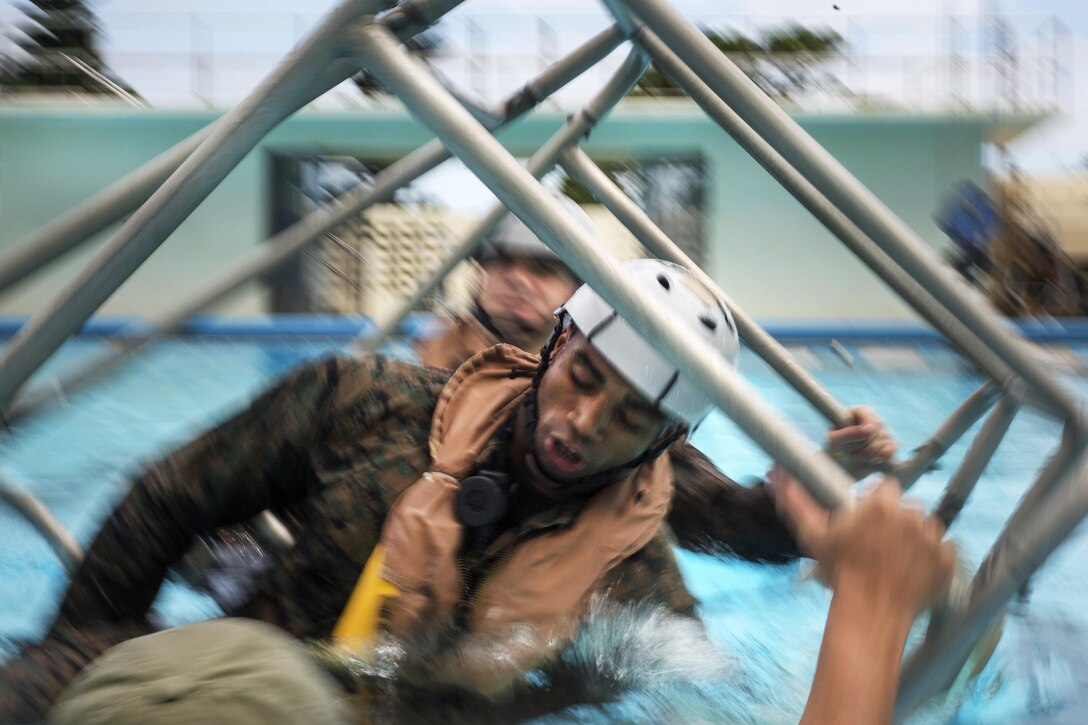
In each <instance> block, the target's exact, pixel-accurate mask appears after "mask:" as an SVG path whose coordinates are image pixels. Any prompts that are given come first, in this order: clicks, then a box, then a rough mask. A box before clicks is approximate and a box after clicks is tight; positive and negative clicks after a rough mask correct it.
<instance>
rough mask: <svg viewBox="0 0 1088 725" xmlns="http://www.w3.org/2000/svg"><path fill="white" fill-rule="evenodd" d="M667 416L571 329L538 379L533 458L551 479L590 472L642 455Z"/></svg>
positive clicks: (602, 469) (658, 435) (574, 476)
mask: <svg viewBox="0 0 1088 725" xmlns="http://www.w3.org/2000/svg"><path fill="white" fill-rule="evenodd" d="M665 422H666V419H665V417H664V416H663V415H661V413H659V412H657V411H656V410H654V409H653V407H652V406H651V405H650V404H649V403H648V402H647V401H646V400H645V399H644V398H643V397H642V396H641V395H640V394H639V393H638V392H637V391H636V390H635V389H634V388H633V387H631V385H630V384H628V383H627V381H626V380H624V379H623V378H622V377H620V375H619V373H617V372H616V371H615V370H614V369H613V368H612V366H611V365H609V364H608V362H606V361H605V359H604V358H603V357H602V356H601V355H600V353H598V352H597V351H596V350H595V349H593V346H592V345H590V344H589V342H587V341H586V339H585V337H584V336H583V335H582V334H581V333H579V332H577V331H573V330H571V329H570V328H568V330H567V331H566V332H564V333H563V337H562V338H560V345H559V348H558V350H557V351H556V353H555V356H554V358H553V360H552V363H551V365H550V366H549V367H548V370H547V372H545V374H544V377H543V379H542V380H541V381H540V390H539V392H538V394H537V424H536V431H535V433H534V439H533V442H534V445H535V448H536V457H537V462H538V463H539V464H540V467H541V468H542V469H544V472H545V473H546V474H547V475H548V476H549V477H550V478H552V479H555V480H558V481H563V480H572V479H577V478H581V477H583V476H590V475H593V474H596V473H601V472H602V471H607V470H609V469H611V468H615V467H616V466H620V465H623V464H625V463H627V462H629V461H631V460H632V459H634V458H636V457H638V456H640V455H642V453H644V452H645V451H646V450H647V449H648V448H649V447H650V446H651V445H652V444H653V443H655V442H656V441H657V440H658V439H659V438H660V437H661V435H662V433H663V431H664V427H665Z"/></svg>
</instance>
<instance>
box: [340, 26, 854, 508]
mask: <svg viewBox="0 0 1088 725" xmlns="http://www.w3.org/2000/svg"><path fill="white" fill-rule="evenodd" d="M359 33H360V34H361V35H363V36H364V41H365V42H363V43H362V44H361V47H360V48H359V53H360V56H361V60H362V61H363V63H364V64H365V65H366V67H367V69H368V70H369V71H371V72H372V73H373V74H374V75H375V76H376V77H377V78H378V79H379V80H381V82H382V83H383V84H384V85H385V86H386V87H387V88H390V89H391V90H392V91H393V92H395V93H396V94H397V96H398V98H400V100H401V101H402V102H403V103H404V104H405V106H406V107H407V108H408V109H409V111H410V112H412V113H413V115H415V116H416V118H417V120H419V121H420V122H421V123H423V124H424V125H426V126H428V127H429V128H431V130H432V131H433V132H434V133H435V134H436V135H437V136H438V137H439V138H441V139H442V140H443V141H444V142H445V144H446V146H447V148H449V149H450V150H451V151H453V152H454V153H455V154H456V155H457V156H459V157H460V158H461V160H462V161H463V162H464V163H465V165H466V166H468V168H469V169H471V170H472V171H473V172H475V173H476V175H477V176H478V177H479V178H480V179H481V180H482V181H483V182H484V183H485V184H487V185H488V186H489V187H490V188H491V190H492V192H493V193H495V194H496V195H497V196H498V197H499V199H500V200H501V201H502V202H503V203H504V204H505V205H506V206H507V208H509V209H510V210H511V211H513V212H514V213H515V214H516V215H517V216H518V217H519V218H520V219H521V220H522V221H524V222H525V223H526V224H528V225H529V226H530V228H532V229H533V231H534V232H535V233H536V234H537V235H538V236H540V237H541V238H542V239H543V240H544V241H545V242H546V243H548V244H549V245H550V246H551V247H552V248H553V249H554V250H555V251H556V253H557V254H558V255H559V256H560V258H561V259H563V260H564V261H565V262H566V263H567V265H568V266H570V267H571V268H572V269H573V270H574V271H575V272H576V273H577V274H578V275H579V276H580V277H582V278H583V279H585V280H587V282H589V283H590V284H591V285H593V287H594V288H595V289H597V290H598V292H599V293H600V294H601V295H602V297H604V298H605V300H606V301H608V302H609V303H610V304H612V305H613V306H614V307H615V308H616V309H618V310H619V311H620V312H622V313H623V314H624V316H625V317H626V318H627V319H629V320H631V321H632V322H633V324H635V325H636V326H638V327H639V328H640V329H644V330H646V331H648V332H649V333H651V334H653V335H654V336H655V339H658V340H660V341H661V343H662V353H663V354H664V355H665V357H666V359H668V360H669V362H670V363H672V364H674V365H676V367H677V369H678V370H679V371H680V372H681V373H682V374H684V375H685V376H687V377H688V378H689V379H690V380H692V381H693V382H695V383H696V384H697V385H698V386H699V387H700V388H701V389H702V390H703V391H704V392H705V393H707V394H708V395H709V397H710V398H711V399H712V400H713V401H714V402H715V403H717V404H718V406H719V407H720V408H722V410H724V411H725V412H726V413H727V414H729V415H730V416H731V417H732V418H733V419H734V420H736V421H737V422H738V423H739V424H740V425H741V426H742V427H743V428H744V429H745V430H746V431H747V432H748V434H749V435H751V436H752V438H753V439H754V440H755V441H756V442H757V443H758V444H759V445H761V446H762V447H763V448H764V449H765V450H769V451H772V452H773V453H775V454H777V456H776V457H777V458H778V460H780V461H781V462H782V463H783V465H785V466H786V467H787V468H788V469H789V470H790V471H792V472H793V473H794V474H795V475H798V476H799V477H800V478H802V479H803V480H806V482H807V483H808V484H810V485H811V487H812V488H813V490H814V494H815V495H816V496H817V498H818V499H819V500H821V501H823V502H824V503H825V504H827V505H836V506H837V505H841V504H847V505H849V504H850V502H851V500H852V499H851V494H850V484H851V483H852V482H853V481H852V479H851V477H850V476H849V474H847V473H846V472H845V471H844V470H843V469H842V468H841V467H839V466H838V465H837V464H836V463H834V461H832V460H831V459H830V458H828V457H827V456H824V455H822V454H821V453H819V452H818V450H817V449H816V448H815V446H813V445H812V443H811V442H810V441H808V440H806V439H805V438H804V437H803V436H801V435H800V434H798V433H796V432H795V431H794V430H793V429H792V427H790V426H789V424H788V423H787V422H786V421H785V420H784V419H782V418H781V417H780V416H778V415H777V414H776V413H775V412H774V411H773V410H772V409H771V408H770V407H769V406H768V405H767V404H766V403H764V402H763V401H762V400H761V399H760V398H759V397H758V396H757V395H756V394H755V393H754V391H752V390H751V388H750V387H749V386H748V384H747V383H746V382H744V381H743V380H742V379H741V378H740V376H739V375H738V374H737V373H736V372H735V371H734V370H733V369H732V368H731V367H730V366H728V365H724V364H723V363H724V361H723V359H722V358H721V356H720V355H718V354H716V353H714V352H712V351H710V350H708V349H707V348H706V347H705V345H702V344H701V343H700V342H699V341H698V339H697V338H696V336H695V335H694V334H693V333H692V332H690V331H689V330H687V329H685V328H683V327H680V326H677V325H675V324H673V323H672V321H671V318H672V316H671V315H669V314H668V313H666V312H664V311H663V310H661V309H659V308H658V307H656V306H654V305H653V303H652V300H648V299H646V296H645V295H644V294H640V293H639V292H638V291H636V290H634V289H631V288H630V287H629V286H628V285H627V284H626V282H625V280H624V279H623V272H622V269H621V267H620V265H619V264H618V262H617V261H616V260H615V259H613V258H611V257H609V256H608V255H605V254H603V253H602V252H600V251H599V250H597V249H595V248H594V247H593V242H592V239H591V238H590V235H589V234H588V233H587V232H586V231H585V230H584V229H581V228H580V227H579V226H578V225H577V224H575V223H574V222H573V221H572V220H571V219H569V218H568V217H567V215H565V214H564V213H563V212H562V210H561V209H560V208H559V206H558V204H557V202H555V201H554V200H552V199H550V198H548V197H547V195H546V194H543V193H541V192H542V191H543V187H541V186H540V184H539V182H537V181H536V180H535V179H533V178H532V176H531V175H530V174H529V173H528V172H527V171H526V170H525V169H524V168H522V167H521V165H520V164H518V162H517V160H516V159H514V158H513V157H512V156H511V155H510V154H509V153H508V152H506V150H505V149H504V148H503V147H502V146H501V145H500V144H499V143H498V141H497V140H495V138H494V137H493V136H491V134H489V133H487V131H486V130H485V129H484V128H482V127H481V126H480V125H479V124H478V123H477V122H475V120H474V119H473V118H472V117H471V115H470V114H469V113H468V112H466V111H465V110H464V109H463V108H462V107H461V106H460V105H459V104H457V103H456V101H455V99H453V98H452V97H450V96H449V95H448V94H446V93H444V92H443V90H442V88H441V86H440V84H439V83H437V81H435V79H434V78H433V77H432V76H431V75H430V74H429V73H428V72H426V71H425V70H424V69H423V68H421V67H420V66H418V65H417V64H415V63H414V62H413V61H412V59H411V58H409V57H408V56H407V55H406V54H405V53H403V51H401V50H400V49H399V48H398V47H397V46H396V44H395V43H394V42H393V40H392V38H391V37H390V35H389V33H388V31H386V30H385V29H383V28H380V27H377V26H366V27H363V28H361V29H360V30H359Z"/></svg>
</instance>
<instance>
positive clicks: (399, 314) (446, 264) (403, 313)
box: [360, 49, 649, 351]
mask: <svg viewBox="0 0 1088 725" xmlns="http://www.w3.org/2000/svg"><path fill="white" fill-rule="evenodd" d="M648 63H649V61H648V60H647V59H646V57H645V54H643V53H642V51H641V50H638V49H635V50H632V51H631V53H630V54H629V55H628V56H627V58H626V59H625V60H624V62H623V64H622V65H621V66H620V67H619V69H617V70H616V72H615V73H614V74H613V75H612V77H611V78H610V79H609V80H608V82H607V84H606V85H605V87H604V88H603V89H602V90H601V91H600V93H598V94H597V96H596V97H595V98H593V100H592V101H590V102H589V103H588V104H586V106H585V107H584V108H583V109H582V110H581V111H579V112H578V113H577V114H575V115H574V116H572V117H571V118H570V120H568V121H567V123H566V125H564V126H563V127H562V128H560V129H559V131H557V132H556V133H555V134H554V135H553V136H552V137H551V138H550V139H549V140H548V141H547V142H546V143H545V144H544V145H543V146H541V147H540V149H539V150H537V152H536V153H535V154H533V155H532V157H530V159H529V161H528V162H527V163H526V165H525V168H526V170H527V171H528V172H529V173H530V174H531V175H532V176H533V177H534V178H536V179H540V178H541V177H543V176H544V175H545V174H547V173H548V172H549V171H551V170H552V169H553V168H555V165H556V164H557V163H558V162H559V159H560V157H561V156H562V154H563V152H564V151H566V150H567V149H570V148H573V147H574V146H575V145H576V144H577V143H578V142H579V141H580V140H581V139H582V138H583V137H585V136H586V135H587V134H588V133H589V132H590V131H591V130H592V129H593V127H594V126H596V125H597V123H598V122H599V121H600V120H601V119H602V118H604V117H605V116H606V115H607V114H608V112H609V111H611V110H612V108H613V107H614V106H615V105H616V104H617V103H619V102H620V100H622V99H623V97H624V96H625V95H627V93H628V92H629V91H630V90H631V88H632V87H633V86H634V85H635V83H637V82H638V79H639V78H641V77H642V74H643V72H645V70H646V66H647V65H648ZM509 213H510V212H509V210H508V209H507V208H506V207H505V206H503V205H502V204H501V203H500V204H497V205H495V207H494V208H493V209H492V210H491V211H490V212H488V214H487V215H486V216H485V217H484V218H483V219H481V220H480V221H479V222H477V223H476V224H475V225H473V227H472V228H471V229H470V230H469V231H468V232H467V233H466V234H465V235H464V237H463V238H462V239H461V241H460V242H458V244H457V245H455V246H454V248H453V249H452V250H451V251H450V252H449V253H448V254H447V255H446V257H445V258H444V259H443V260H442V264H440V265H439V266H438V268H436V269H435V270H434V271H433V272H432V273H431V275H430V277H428V279H427V280H426V281H425V282H424V283H423V284H422V285H420V286H419V287H418V288H417V289H416V291H415V292H414V293H413V294H412V295H410V296H409V297H408V298H407V299H405V300H404V301H403V302H402V303H401V304H400V305H398V306H397V308H396V309H395V310H394V311H393V312H392V313H391V314H390V315H389V316H388V317H386V319H384V320H383V321H381V322H380V323H379V324H378V330H377V331H376V332H375V333H374V335H372V336H371V337H369V338H367V339H366V340H365V341H364V342H363V343H362V344H361V345H360V347H361V349H362V350H364V351H370V350H376V349H377V348H378V346H379V345H381V343H382V342H384V341H385V340H386V339H387V338H388V337H389V336H390V335H391V334H392V333H393V332H395V331H396V330H397V329H398V328H399V327H400V324H401V323H402V322H403V321H404V318H406V317H407V316H408V315H409V314H410V313H411V311H412V310H413V309H415V307H416V305H418V304H419V301H420V300H422V299H423V298H424V297H426V296H427V295H428V294H429V293H430V292H431V291H432V290H434V289H435V288H436V287H437V286H438V285H439V284H441V282H442V280H443V279H445V278H446V275H447V274H449V273H450V271H451V270H453V268H454V267H456V266H457V265H458V264H460V263H461V261H462V260H464V259H465V258H466V257H467V256H468V255H470V254H472V252H473V251H475V249H476V247H478V246H479V244H480V242H482V241H483V239H484V237H486V236H487V235H488V234H489V233H490V232H491V230H492V229H494V227H495V225H497V224H498V223H499V221H501V220H502V218H503V217H504V216H506V215H507V214H509Z"/></svg>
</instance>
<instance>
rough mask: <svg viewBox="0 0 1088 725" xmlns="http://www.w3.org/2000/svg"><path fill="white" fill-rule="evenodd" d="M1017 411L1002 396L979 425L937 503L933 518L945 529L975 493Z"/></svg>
mask: <svg viewBox="0 0 1088 725" xmlns="http://www.w3.org/2000/svg"><path fill="white" fill-rule="evenodd" d="M1019 410H1020V406H1019V405H1018V404H1017V403H1016V402H1015V401H1013V400H1011V399H1010V398H1009V396H1007V395H1006V396H1003V397H1002V398H1001V399H1000V400H999V401H997V405H996V406H995V407H994V409H993V411H992V412H991V413H990V415H989V417H988V418H986V422H985V423H983V424H982V430H980V431H979V432H978V435H977V436H976V437H975V440H974V441H972V443H971V447H970V448H969V449H968V451H967V455H966V456H964V459H963V462H962V463H961V464H960V467H959V469H958V470H957V471H956V473H955V474H954V475H953V476H952V479H951V480H950V481H949V482H948V486H947V487H946V488H945V490H944V495H943V496H941V501H940V503H938V504H937V507H936V509H934V512H933V514H934V516H936V517H937V518H938V519H940V521H941V522H942V523H943V524H944V525H945V528H948V527H949V526H951V524H952V522H953V521H954V520H955V518H956V517H957V516H959V513H960V511H962V510H963V506H964V504H966V503H967V498H968V496H970V495H971V492H972V491H974V490H975V485H976V484H977V483H978V479H979V478H980V477H981V476H982V472H983V471H984V470H985V469H986V466H987V465H989V463H990V460H991V459H993V457H994V452H995V451H996V450H997V447H998V446H999V445H1000V444H1001V441H1002V440H1003V439H1004V438H1005V434H1006V433H1008V431H1009V426H1010V425H1012V420H1013V418H1015V417H1016V413H1017V412H1018V411H1019Z"/></svg>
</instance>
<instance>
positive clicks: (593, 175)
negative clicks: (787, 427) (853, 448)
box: [562, 147, 852, 427]
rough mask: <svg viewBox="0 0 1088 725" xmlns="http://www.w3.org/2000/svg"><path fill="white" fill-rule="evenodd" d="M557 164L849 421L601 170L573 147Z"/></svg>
mask: <svg viewBox="0 0 1088 725" xmlns="http://www.w3.org/2000/svg"><path fill="white" fill-rule="evenodd" d="M562 164H563V168H565V169H566V170H567V171H568V172H569V173H570V174H571V175H572V176H574V178H576V179H577V180H578V181H579V182H581V183H582V184H583V185H584V186H585V187H586V188H587V189H589V191H590V193H592V194H593V195H594V196H595V197H597V199H598V200H599V201H600V202H601V203H602V204H604V205H605V206H606V207H607V208H608V210H609V211H611V212H612V213H613V214H614V215H615V216H616V218H617V219H619V220H620V221H621V222H622V223H623V224H624V226H626V227H627V228H628V229H629V230H630V231H631V232H632V233H633V234H634V235H635V237H636V238H637V239H638V240H639V241H640V242H642V244H644V245H645V246H646V248H647V249H649V250H650V251H651V252H653V253H654V254H655V255H656V256H658V257H660V258H661V259H667V260H669V261H671V262H675V263H676V264H679V265H680V266H682V267H685V268H687V269H689V270H691V273H692V274H693V275H695V276H696V277H697V278H698V279H699V280H700V281H701V282H702V283H703V284H704V285H706V286H707V287H708V288H709V289H712V290H714V291H715V292H716V293H717V294H718V295H720V296H721V297H722V299H723V300H724V301H725V304H726V305H727V306H728V307H729V310H730V312H732V313H733V321H734V322H736V324H737V332H739V333H740V336H741V338H742V339H743V340H744V341H745V342H746V343H748V345H749V346H750V347H751V348H752V350H754V351H755V352H756V354H758V355H759V356H760V357H761V358H763V359H764V360H766V361H767V363H768V364H770V366H771V367H772V368H774V369H775V370H776V371H777V372H778V374H779V375H781V376H782V377H783V378H785V380H786V381H787V382H788V383H790V385H792V386H793V387H794V388H795V389H796V390H797V392H799V393H800V394H801V395H802V396H803V397H804V398H805V399H806V400H808V401H809V403H811V404H812V406H813V407H814V408H816V410H818V411H819V412H820V413H821V414H822V415H823V416H824V417H825V418H827V420H828V421H830V422H831V424H832V425H834V426H835V427H842V426H845V425H849V424H850V423H851V422H852V419H851V415H850V413H849V411H847V409H846V408H845V407H844V406H843V405H842V404H840V403H839V402H838V401H837V400H835V398H834V397H833V396H832V395H831V394H830V393H829V392H827V390H825V389H824V388H823V387H822V386H821V385H820V384H819V383H818V382H817V381H816V379H815V378H813V377H812V376H811V375H809V374H808V371H806V370H805V369H804V368H803V367H801V366H800V365H798V364H797V361H796V360H794V359H793V356H792V355H790V354H789V352H788V351H787V350H786V348H784V347H782V345H780V344H779V342H778V341H777V340H775V339H774V338H773V337H771V336H770V335H768V334H767V332H766V331H765V330H764V329H763V328H762V327H761V326H760V325H759V324H758V323H756V321H755V320H753V319H752V318H751V317H749V316H748V315H747V313H745V312H744V310H742V309H741V308H740V306H739V305H738V304H737V303H736V302H735V301H733V300H732V299H731V298H730V297H729V296H728V295H727V294H725V292H723V291H722V290H721V288H720V287H719V286H718V284H717V283H716V282H715V281H714V280H712V279H711V278H710V277H709V276H707V274H706V273H705V272H703V270H702V269H700V268H699V266H698V265H697V264H695V262H693V261H692V260H691V258H690V257H688V255H686V254H684V252H683V250H681V249H680V248H679V247H678V246H676V244H675V243H673V241H672V240H671V239H669V237H668V236H667V235H666V234H665V233H664V232H663V231H661V229H660V228H658V226H657V225H656V224H654V222H653V220H652V219H650V217H648V216H647V215H646V213H645V212H644V211H642V209H640V208H639V207H638V205H637V204H635V203H634V201H632V200H631V198H630V197H628V196H627V194H625V193H623V191H622V190H621V189H620V188H619V187H617V186H616V184H615V183H614V182H613V181H612V180H611V179H609V178H608V175H607V174H605V173H604V172H603V171H601V169H600V167H599V166H597V164H595V163H594V162H593V160H592V159H590V158H589V156H588V155H586V152H585V151H583V150H582V149H580V148H577V147H575V148H570V149H568V150H567V151H565V152H564V153H563V157H562Z"/></svg>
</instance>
